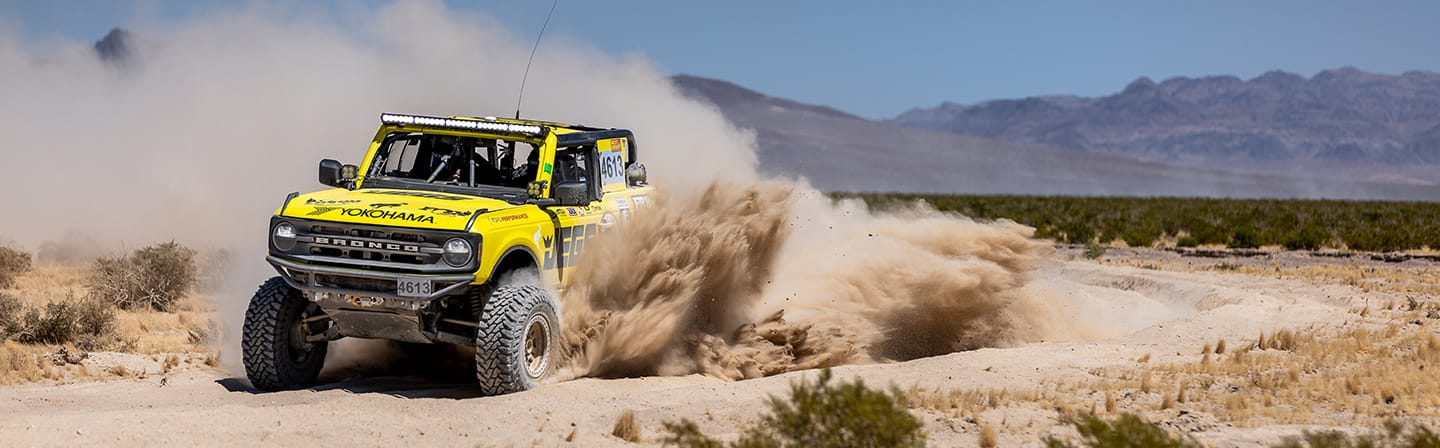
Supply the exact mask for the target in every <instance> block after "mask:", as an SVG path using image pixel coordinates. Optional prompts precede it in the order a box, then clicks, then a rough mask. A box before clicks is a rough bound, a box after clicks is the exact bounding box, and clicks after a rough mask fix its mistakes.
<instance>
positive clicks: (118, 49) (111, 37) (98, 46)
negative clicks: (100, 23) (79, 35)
mask: <svg viewBox="0 0 1440 448" xmlns="http://www.w3.org/2000/svg"><path fill="white" fill-rule="evenodd" d="M131 39H132V37H131V36H130V32H129V31H125V30H124V29H121V28H112V29H110V32H109V33H106V34H105V37H103V38H101V39H100V40H99V41H97V42H95V46H94V48H95V54H97V55H99V56H100V60H102V61H105V62H108V63H111V64H115V65H125V64H126V63H128V62H129V61H130V45H131Z"/></svg>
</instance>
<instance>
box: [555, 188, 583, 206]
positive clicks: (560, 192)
mask: <svg viewBox="0 0 1440 448" xmlns="http://www.w3.org/2000/svg"><path fill="white" fill-rule="evenodd" d="M551 193H552V196H554V197H555V199H556V200H558V201H559V202H560V205H590V186H589V185H586V184H585V182H565V183H559V184H555V188H554V189H553V190H551Z"/></svg>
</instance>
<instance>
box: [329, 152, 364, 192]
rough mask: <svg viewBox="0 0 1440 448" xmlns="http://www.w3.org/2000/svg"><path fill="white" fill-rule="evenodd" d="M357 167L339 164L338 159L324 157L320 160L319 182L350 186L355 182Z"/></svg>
mask: <svg viewBox="0 0 1440 448" xmlns="http://www.w3.org/2000/svg"><path fill="white" fill-rule="evenodd" d="M358 171H360V168H359V167H356V166H355V165H341V164H340V162H339V161H336V160H332V159H325V160H321V161H320V183H321V184H322V185H328V186H331V187H336V188H351V187H350V186H351V185H352V184H353V183H354V182H355V177H356V174H357V172H358Z"/></svg>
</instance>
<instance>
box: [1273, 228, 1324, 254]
mask: <svg viewBox="0 0 1440 448" xmlns="http://www.w3.org/2000/svg"><path fill="white" fill-rule="evenodd" d="M1329 243H1330V232H1327V231H1325V228H1324V227H1323V226H1321V225H1320V224H1319V223H1315V222H1309V223H1305V225H1304V226H1301V227H1300V228H1298V229H1295V230H1292V231H1290V232H1289V233H1286V234H1285V236H1284V237H1283V238H1281V241H1280V244H1283V245H1285V248H1286V249H1289V250H1316V249H1319V248H1321V247H1324V246H1325V245H1327V244H1329Z"/></svg>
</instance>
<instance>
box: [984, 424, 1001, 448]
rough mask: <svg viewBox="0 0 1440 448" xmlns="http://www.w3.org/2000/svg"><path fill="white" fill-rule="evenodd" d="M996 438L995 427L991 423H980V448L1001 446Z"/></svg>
mask: <svg viewBox="0 0 1440 448" xmlns="http://www.w3.org/2000/svg"><path fill="white" fill-rule="evenodd" d="M995 439H996V435H995V428H992V427H990V425H986V424H981V425H980V448H995V447H997V446H1000V444H999V442H998V441H997V440H995Z"/></svg>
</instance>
